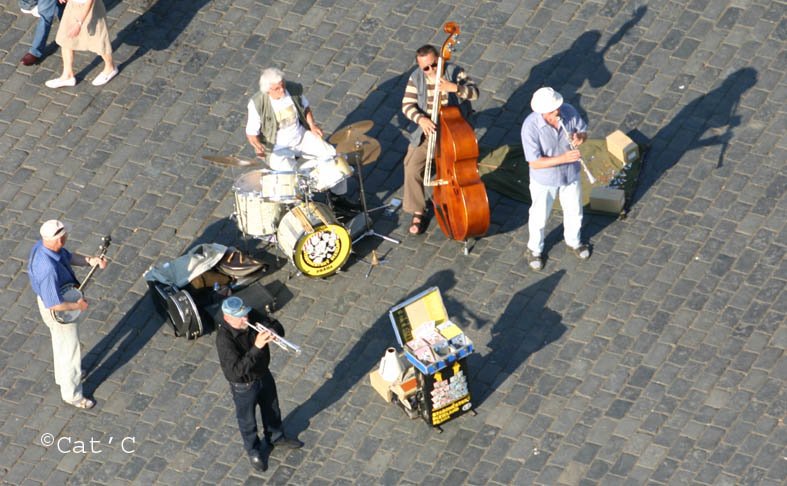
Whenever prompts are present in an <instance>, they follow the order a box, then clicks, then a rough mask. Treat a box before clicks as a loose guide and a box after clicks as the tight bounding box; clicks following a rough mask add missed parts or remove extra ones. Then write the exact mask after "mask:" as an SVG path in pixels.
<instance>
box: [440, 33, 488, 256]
mask: <svg viewBox="0 0 787 486" xmlns="http://www.w3.org/2000/svg"><path fill="white" fill-rule="evenodd" d="M443 30H445V32H446V33H447V34H449V35H448V38H447V39H446V40H445V42H444V43H443V45H442V47H441V49H440V56H439V57H438V59H437V71H436V77H435V80H436V82H435V89H434V98H433V103H432V107H433V108H432V114H431V119H432V122H433V123H434V124H435V125H436V126H437V130H436V132H433V133H432V134H431V135H430V136H429V141H428V146H427V152H426V168H425V173H424V186H432V188H433V189H432V203H433V204H434V209H435V217H436V218H437V222H438V223H439V225H440V229H441V230H443V233H444V234H445V235H446V236H447V237H448V238H450V239H452V240H457V241H463V242H465V245H467V240H468V238H472V237H477V236H482V235H484V234H485V233H486V232H487V230H488V229H489V199H488V198H487V195H486V187H485V186H484V183H483V182H482V181H481V176H480V175H479V174H478V141H477V140H476V137H475V132H474V131H473V127H471V126H470V124H469V123H467V120H465V119H464V117H463V116H462V113H461V111H460V110H459V107H458V106H448V105H446V106H443V105H442V104H441V102H440V100H441V98H440V96H441V94H440V82H439V80H440V79H442V77H443V69H444V67H445V62H446V61H448V60H450V59H451V50H452V48H453V47H454V46H455V44H456V43H457V36H458V35H459V26H458V25H457V24H456V23H455V22H446V23H445V25H444V26H443ZM436 107H439V108H436ZM433 160H434V164H435V175H436V178H435V179H434V180H432V176H431V174H432V167H431V165H432V161H433ZM465 253H467V246H465Z"/></svg>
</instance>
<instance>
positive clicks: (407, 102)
mask: <svg viewBox="0 0 787 486" xmlns="http://www.w3.org/2000/svg"><path fill="white" fill-rule="evenodd" d="M437 60H438V52H437V49H436V48H435V47H434V46H432V45H429V44H427V45H424V46H421V47H419V48H418V50H416V51H415V62H416V64H417V65H418V67H417V68H416V69H414V70H413V72H412V73H411V74H410V77H409V79H408V80H407V87H406V88H405V90H404V97H403V98H402V112H403V113H404V115H405V116H406V117H407V118H408V119H409V120H410V121H412V122H413V123H415V124H416V125H417V127H416V128H415V130H414V131H413V132H412V133H411V134H410V144H409V146H408V147H407V154H406V155H405V157H404V211H405V212H406V213H409V214H412V220H411V223H410V227H409V229H408V232H409V233H410V234H411V235H419V234H421V233H423V232H424V231H425V230H426V222H425V217H424V212H425V210H426V198H425V196H424V167H425V166H426V157H427V140H428V137H429V135H431V134H432V133H433V132H434V131H435V130H436V126H435V124H434V122H432V120H431V118H430V115H431V113H432V109H433V106H432V105H433V104H434V103H433V100H432V98H431V96H430V95H431V93H433V92H434V88H435V82H436V79H435V77H436V76H435V74H436V72H437V69H436V68H437ZM440 94H441V96H440V104H441V105H443V106H445V105H451V106H459V107H460V109H461V111H462V115H463V116H464V117H465V118H467V115H468V114H469V112H470V103H469V102H470V101H472V100H476V99H478V87H477V86H476V84H475V82H473V80H472V79H470V77H469V76H468V75H467V73H466V72H465V70H464V69H462V68H461V67H459V66H457V65H456V64H453V63H446V65H445V70H444V75H443V77H442V79H440Z"/></svg>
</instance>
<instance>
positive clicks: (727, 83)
mask: <svg viewBox="0 0 787 486" xmlns="http://www.w3.org/2000/svg"><path fill="white" fill-rule="evenodd" d="M755 84H757V70H756V69H754V68H752V67H745V68H742V69H739V70H737V71H735V72H734V73H732V74H730V75H729V76H728V77H727V79H725V80H724V81H723V82H722V83H721V85H719V87H717V88H715V89H713V90H711V91H709V92H708V93H706V94H704V95H702V96H700V97H698V98H696V99H694V100H693V101H691V102H690V103H689V104H687V105H686V106H684V107H683V108H681V110H680V111H679V112H678V114H677V115H675V117H674V118H673V119H672V120H671V121H670V122H669V123H668V124H667V125H666V126H664V127H663V128H661V129H660V130H659V131H658V133H656V135H655V136H654V137H653V138H652V139H651V140H647V138H645V137H644V136H643V135H642V134H641V133H639V132H634V133H632V134H631V135H632V138H633V139H634V141H635V142H637V143H638V144H640V145H644V146H649V149H648V151H647V153H646V154H645V160H644V162H643V167H642V171H643V172H642V173H641V175H640V183H639V186H638V188H637V191H636V193H635V195H634V197H633V201H632V205H633V204H634V203H636V202H637V201H639V200H640V199H641V198H642V197H643V196H644V195H645V193H646V192H647V191H648V190H649V189H650V188H651V187H652V186H653V185H654V184H655V183H656V182H657V181H658V180H659V178H660V177H661V176H662V175H663V174H664V173H665V172H667V171H668V170H669V169H670V168H672V167H673V166H674V165H675V164H677V163H678V161H680V159H681V158H682V157H683V156H684V155H685V154H686V153H687V152H689V151H691V150H694V149H698V148H703V147H711V146H714V145H721V152H720V153H719V159H718V162H717V164H716V165H715V166H708V167H706V168H705V170H706V171H708V172H710V171H711V170H714V169H717V168H721V167H722V166H723V165H724V156H725V153H726V151H727V147H728V146H729V143H730V140H731V139H732V136H733V131H734V130H733V129H734V128H735V127H737V126H739V125H740V124H741V116H739V115H737V114H736V112H737V108H738V103H739V102H740V99H741V97H742V96H743V94H744V93H745V92H746V91H748V90H749V89H750V88H752V87H753V86H754V85H755ZM665 102H666V100H665ZM725 127H726V130H725V131H724V133H721V134H719V135H713V134H712V135H709V136H707V137H705V138H703V136H705V134H706V132H708V131H716V130H719V129H721V128H725Z"/></svg>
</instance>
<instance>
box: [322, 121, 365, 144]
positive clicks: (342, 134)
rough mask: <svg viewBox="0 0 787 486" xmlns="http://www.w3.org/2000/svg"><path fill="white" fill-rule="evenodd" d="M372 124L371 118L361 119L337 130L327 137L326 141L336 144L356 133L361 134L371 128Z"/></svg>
mask: <svg viewBox="0 0 787 486" xmlns="http://www.w3.org/2000/svg"><path fill="white" fill-rule="evenodd" d="M373 126H374V122H373V121H371V120H361V121H358V122H355V123H351V124H350V125H347V126H346V127H343V128H340V129H339V130H337V131H336V132H335V133H334V134H333V135H331V137H330V138H329V139H328V142H330V143H332V144H334V145H338V144H340V143H343V142H346V141H347V140H350V139H352V138H354V137H356V136H358V135H363V134H364V133H366V132H368V131H369V130H371V129H372V127H373Z"/></svg>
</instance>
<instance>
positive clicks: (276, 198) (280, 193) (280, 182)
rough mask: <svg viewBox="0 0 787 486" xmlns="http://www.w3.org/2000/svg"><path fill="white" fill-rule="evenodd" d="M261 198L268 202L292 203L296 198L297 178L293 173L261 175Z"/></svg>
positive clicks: (280, 172)
mask: <svg viewBox="0 0 787 486" xmlns="http://www.w3.org/2000/svg"><path fill="white" fill-rule="evenodd" d="M261 184H262V198H263V199H264V200H266V201H268V202H278V203H294V202H298V200H299V199H300V198H299V197H298V177H297V176H296V173H295V172H293V171H268V172H266V173H265V174H262V181H261Z"/></svg>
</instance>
